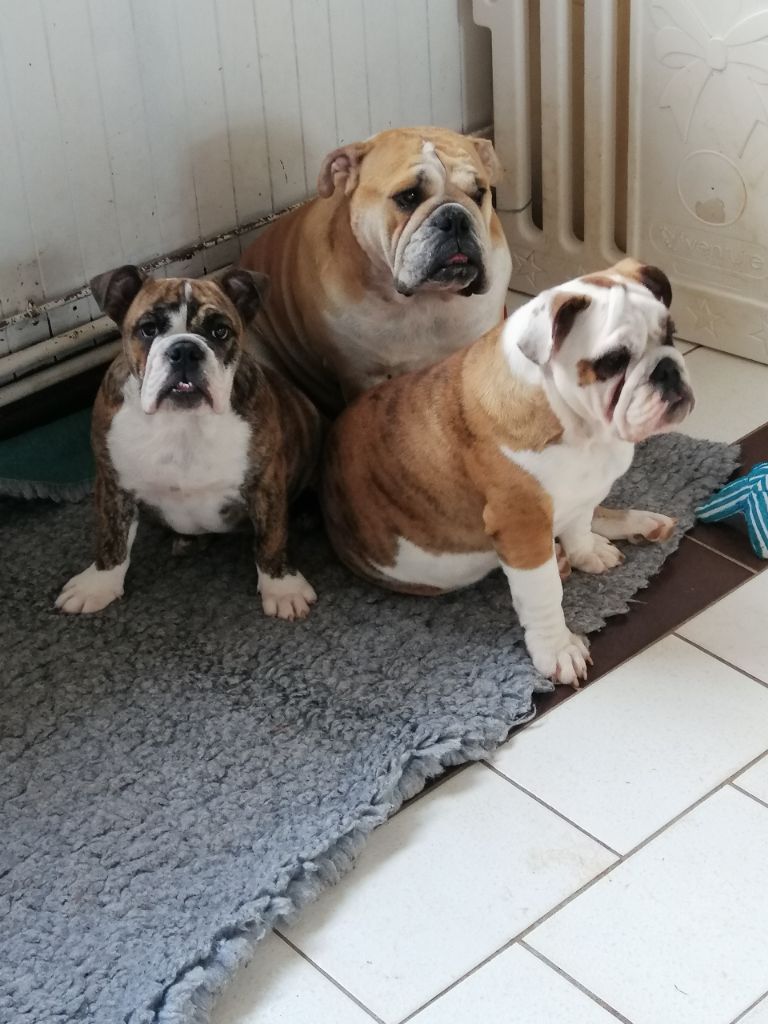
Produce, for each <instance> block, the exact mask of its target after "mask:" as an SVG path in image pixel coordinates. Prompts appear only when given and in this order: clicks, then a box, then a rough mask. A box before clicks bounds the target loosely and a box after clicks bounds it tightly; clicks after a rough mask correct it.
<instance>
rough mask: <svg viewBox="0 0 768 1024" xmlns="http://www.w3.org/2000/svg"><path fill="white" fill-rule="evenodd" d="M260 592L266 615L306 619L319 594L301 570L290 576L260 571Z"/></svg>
mask: <svg viewBox="0 0 768 1024" xmlns="http://www.w3.org/2000/svg"><path fill="white" fill-rule="evenodd" d="M259 593H260V594H261V605H262V608H263V609H264V614H265V615H270V616H275V617H276V618H278V619H289V620H293V619H305V618H306V617H307V615H309V609H310V607H311V605H313V604H314V603H315V601H316V600H317V594H316V593H315V591H314V589H313V588H312V586H311V585H310V584H309V583H307V581H306V580H305V579H304V577H303V576H302V575H301V573H300V572H296V573H291V574H290V575H289V576H268V575H267V573H265V572H260V573H259Z"/></svg>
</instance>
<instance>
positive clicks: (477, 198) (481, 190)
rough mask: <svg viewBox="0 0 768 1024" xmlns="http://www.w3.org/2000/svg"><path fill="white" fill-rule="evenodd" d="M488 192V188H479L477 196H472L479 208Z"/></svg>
mask: <svg viewBox="0 0 768 1024" xmlns="http://www.w3.org/2000/svg"><path fill="white" fill-rule="evenodd" d="M487 191H488V189H487V188H479V189H478V190H477V192H475V194H474V195H473V196H472V198H473V199H474V201H475V202H476V203H477V205H478V206H480V204H481V203H482V201H483V199H484V198H485V193H486V192H487Z"/></svg>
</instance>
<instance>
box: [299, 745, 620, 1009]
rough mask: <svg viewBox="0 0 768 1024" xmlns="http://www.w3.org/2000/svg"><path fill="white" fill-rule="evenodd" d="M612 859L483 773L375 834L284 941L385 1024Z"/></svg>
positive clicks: (450, 786) (460, 779)
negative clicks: (343, 875)
mask: <svg viewBox="0 0 768 1024" xmlns="http://www.w3.org/2000/svg"><path fill="white" fill-rule="evenodd" d="M613 859H614V858H613V857H612V855H611V854H610V853H609V852H608V851H607V850H605V849H604V848H603V847H602V846H600V845H598V844H597V843H594V842H592V840H590V839H588V838H587V837H586V836H584V835H582V834H581V833H580V832H579V831H578V830H577V829H574V828H572V827H571V826H570V825H568V824H567V823H566V822H564V821H563V820H562V819H561V818H558V817H557V815H555V814H553V813H552V812H551V811H548V810H547V809H546V808H544V807H542V806H541V805H540V804H538V803H537V802H536V801H535V800H532V799H531V798H530V797H528V796H526V795H525V794H524V793H520V792H519V790H516V789H515V788H514V786H511V785H510V784H509V783H508V782H507V781H506V780H504V779H502V778H500V777H499V776H498V775H495V774H494V773H493V772H491V771H490V770H489V769H488V768H486V767H485V766H483V765H475V766H473V767H472V768H469V769H467V770H466V771H464V772H461V773H460V774H458V775H456V776H455V777H454V778H452V779H449V780H448V781H447V782H446V783H444V784H443V785H442V786H440V787H438V788H437V789H435V790H434V792H432V793H429V794H427V795H426V796H425V797H424V798H423V799H421V800H418V801H416V802H415V803H413V804H411V806H410V807H407V808H406V809H405V810H404V811H403V812H401V813H400V814H398V815H396V817H394V818H393V819H392V820H391V821H389V822H388V823H387V824H386V825H385V826H383V827H382V828H380V829H378V830H377V831H376V832H375V833H374V835H373V836H372V837H371V839H370V841H369V843H368V845H367V847H366V848H365V850H364V851H363V853H362V855H361V857H360V860H359V862H358V866H357V868H356V870H355V871H354V872H353V873H352V875H351V876H350V877H348V878H346V879H344V881H342V882H341V883H340V884H339V885H338V886H336V887H335V888H334V889H333V890H331V891H329V892H328V893H326V894H325V895H324V896H323V897H322V898H321V899H320V900H319V901H318V902H317V903H316V904H315V905H314V907H310V908H309V909H308V910H306V911H305V912H304V914H303V915H302V917H301V918H300V919H299V921H298V923H297V925H296V926H295V927H294V928H292V929H290V930H289V931H287V932H286V934H288V935H289V937H290V939H291V941H292V942H294V943H295V944H296V945H297V946H298V947H299V948H300V949H302V950H303V951H304V952H305V953H306V954H307V956H309V957H310V958H311V959H312V960H313V961H314V962H315V963H317V964H319V966H320V967H322V968H323V970H324V971H327V972H328V974H330V975H331V977H333V978H335V979H336V980H337V981H338V982H339V983H340V984H341V985H343V986H344V988H345V989H347V990H348V991H349V992H351V993H353V995H355V996H356V998H357V999H359V1000H360V1001H361V1002H362V1003H363V1004H364V1005H365V1006H367V1007H368V1008H369V1009H371V1010H373V1012H374V1013H376V1014H378V1016H379V1017H381V1018H382V1019H384V1020H385V1021H387V1022H394V1021H399V1020H401V1019H402V1018H403V1017H404V1016H406V1015H407V1014H408V1013H412V1012H413V1011H414V1010H416V1009H418V1007H420V1006H422V1005H423V1004H424V1003H425V1002H427V1000H428V999H431V998H432V997H433V996H435V995H437V993H438V992H440V991H442V990H443V989H444V988H446V987H447V986H448V985H450V984H451V983H452V982H454V981H456V980H457V979H458V978H460V977H461V976H462V975H463V974H465V973H466V972H467V971H468V970H470V969H471V968H472V967H474V966H476V965H477V964H478V963H480V962H481V961H482V960H484V959H485V958H486V957H488V956H490V954H491V953H493V952H494V951H495V950H497V949H499V948H500V947H501V946H503V945H504V943H505V942H508V941H509V940H510V939H511V938H513V937H514V936H515V935H517V934H518V933H519V932H520V931H521V930H522V929H524V928H525V927H527V926H528V925H530V924H532V923H533V922H534V921H535V920H536V919H537V918H538V917H540V916H541V915H542V914H544V913H546V911H548V910H550V909H552V908H553V907H555V906H557V904H558V903H560V902H561V901H562V900H563V899H564V898H565V897H566V896H568V895H569V894H571V893H573V892H575V891H576V890H577V889H579V888H580V887H581V886H582V885H584V884H585V883H586V882H587V881H589V880H590V879H591V878H593V877H594V876H595V875H596V874H598V873H599V872H600V871H602V870H603V869H604V868H605V867H607V866H608V865H609V864H611V863H612V861H613Z"/></svg>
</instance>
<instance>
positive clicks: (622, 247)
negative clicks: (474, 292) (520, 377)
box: [474, 0, 768, 363]
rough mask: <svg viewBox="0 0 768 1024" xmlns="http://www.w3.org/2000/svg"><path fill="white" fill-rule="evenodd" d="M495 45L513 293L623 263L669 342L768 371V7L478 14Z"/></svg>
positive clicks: (533, 6) (562, 5) (637, 2)
mask: <svg viewBox="0 0 768 1024" xmlns="http://www.w3.org/2000/svg"><path fill="white" fill-rule="evenodd" d="M474 15H475V20H476V21H477V22H478V24H480V25H484V26H487V27H488V28H490V29H491V31H492V39H493V43H492V48H493V91H494V124H495V134H496V146H497V149H498V151H499V155H500V157H501V160H502V163H503V165H504V171H505V173H504V180H503V182H502V183H501V185H500V186H499V189H498V205H499V207H500V212H501V217H502V221H503V224H504V227H505V230H506V232H507V237H508V239H509V242H510V245H511V248H512V253H513V267H514V271H513V277H512V287H513V288H514V289H515V290H518V291H521V292H526V293H533V292H536V291H538V290H540V289H541V288H543V287H546V286H548V285H550V284H554V283H556V282H558V281H562V280H564V279H566V278H568V277H571V276H574V275H576V274H578V273H581V272H583V271H586V270H593V269H597V268H600V267H605V266H608V265H609V264H610V263H612V262H613V261H614V260H615V259H616V258H617V257H619V256H621V255H622V254H623V253H624V252H629V253H631V254H632V255H635V256H637V257H639V258H640V259H642V260H644V261H646V262H648V263H656V264H658V265H659V266H661V267H663V268H664V270H665V271H666V272H667V273H668V274H669V276H670V278H671V279H672V284H673V288H674V292H675V300H674V306H673V313H674V317H675V322H676V324H677V328H678V333H679V335H680V336H681V337H683V338H686V339H688V340H690V341H694V342H698V343H700V344H704V345H708V346H710V347H712V348H718V349H722V350H724V351H727V352H733V353H736V354H737V355H741V356H747V357H749V358H751V359H754V360H757V361H759V362H763V363H768V5H767V4H766V3H765V2H764V0H763V2H760V0H742V2H740V3H734V2H730V3H726V2H724V0H632V2H630V0H582V2H581V3H577V2H571V0H474Z"/></svg>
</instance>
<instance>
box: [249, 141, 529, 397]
mask: <svg viewBox="0 0 768 1024" xmlns="http://www.w3.org/2000/svg"><path fill="white" fill-rule="evenodd" d="M499 170H500V167H499V162H498V160H497V157H496V154H495V152H494V150H493V146H492V145H491V143H490V142H488V141H487V140H486V139H475V138H470V137H467V136H463V135H458V134H457V133H456V132H452V131H447V130H443V129H439V128H403V129H396V130H392V131H385V132H381V133H380V134H379V135H374V136H373V137H372V138H370V139H368V140H367V141H366V142H357V143H353V144H351V145H349V146H343V147H342V148H341V149H337V150H335V151H334V152H332V153H330V154H329V155H328V156H327V157H326V158H325V161H324V163H323V166H322V168H321V170H320V176H319V178H318V183H317V190H318V193H319V196H318V197H317V198H315V199H314V200H312V201H311V202H310V203H308V204H306V205H304V206H302V207H300V208H299V209H297V210H294V211H293V212H291V213H288V214H286V215H285V216H284V217H281V218H279V219H278V220H277V221H275V223H274V224H272V225H271V226H270V227H269V228H267V230H266V231H264V233H263V234H262V235H261V236H260V237H259V238H257V239H256V241H255V242H254V243H253V245H251V246H250V248H249V249H248V250H247V251H246V252H245V253H244V255H243V258H242V261H241V265H242V266H244V267H248V268H250V269H251V270H258V271H263V272H264V273H267V274H268V275H269V278H270V294H269V297H268V299H267V301H266V303H265V305H264V309H263V310H262V311H261V313H260V314H259V319H258V325H259V328H260V330H259V336H260V338H259V346H260V355H261V356H262V358H264V359H266V360H268V361H269V362H270V363H271V364H272V365H273V366H275V367H276V368H277V369H279V370H281V371H282V372H283V373H285V374H286V375H287V376H288V377H289V378H290V379H291V380H292V381H293V382H294V383H295V384H297V385H298V386H299V387H301V388H302V389H303V390H304V391H305V392H306V394H308V395H309V396H310V397H311V398H313V399H314V401H315V402H316V403H317V404H318V405H319V406H320V408H322V409H323V410H324V411H326V412H329V413H335V412H338V411H339V410H340V409H341V408H342V407H343V405H344V403H345V402H346V401H349V400H350V399H351V398H353V397H354V396H355V395H357V394H359V393H360V392H362V391H364V390H366V389H367V388H370V387H372V386H373V385H375V384H378V383H379V382H380V381H382V380H385V379H387V378H389V377H393V376H395V375H397V374H401V373H405V372H407V371H410V370H415V369H420V368H422V367H424V366H431V365H432V364H433V363H435V362H437V361H438V360H440V359H442V358H443V357H444V356H446V355H448V354H449V353H451V352H455V351H456V350H457V349H458V348H460V347H462V346H463V345H467V344H469V342H470V341H474V340H475V339H476V338H479V337H480V335H481V334H484V333H485V331H487V330H489V328H491V327H493V326H494V325H495V324H498V323H500V322H501V320H502V318H503V315H504V299H505V295H506V291H507V285H508V283H509V276H510V271H511V259H510V255H509V249H508V247H507V243H506V241H505V238H504V233H503V231H502V228H501V224H500V222H499V219H498V217H497V216H496V214H495V213H494V210H493V206H492V204H491V188H490V187H491V185H492V184H493V183H494V181H495V180H496V178H497V176H498V174H499Z"/></svg>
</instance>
